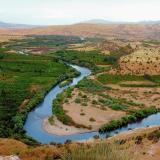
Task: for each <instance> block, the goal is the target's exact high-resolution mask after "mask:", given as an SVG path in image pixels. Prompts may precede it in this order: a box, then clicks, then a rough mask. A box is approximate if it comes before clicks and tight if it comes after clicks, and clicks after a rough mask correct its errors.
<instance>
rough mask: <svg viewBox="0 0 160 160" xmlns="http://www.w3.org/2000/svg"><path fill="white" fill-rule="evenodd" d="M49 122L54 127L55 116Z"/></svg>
mask: <svg viewBox="0 0 160 160" xmlns="http://www.w3.org/2000/svg"><path fill="white" fill-rule="evenodd" d="M48 121H49V123H50V124H51V125H54V123H55V122H54V116H53V115H52V116H51V117H49V118H48Z"/></svg>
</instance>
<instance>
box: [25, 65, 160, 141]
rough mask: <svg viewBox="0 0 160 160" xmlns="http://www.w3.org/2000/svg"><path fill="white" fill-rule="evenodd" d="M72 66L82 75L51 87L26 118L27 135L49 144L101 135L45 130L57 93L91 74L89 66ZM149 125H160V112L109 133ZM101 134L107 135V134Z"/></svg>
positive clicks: (112, 133)
mask: <svg viewBox="0 0 160 160" xmlns="http://www.w3.org/2000/svg"><path fill="white" fill-rule="evenodd" d="M70 66H72V67H73V68H75V69H76V70H77V71H79V72H80V73H81V75H80V76H78V77H76V78H74V79H73V82H72V83H71V84H70V85H68V86H65V87H62V88H60V87H59V85H57V86H55V87H54V88H53V89H51V91H50V92H49V93H48V94H47V95H46V96H45V98H44V100H43V102H42V103H40V104H39V105H38V106H37V107H36V108H35V109H34V110H33V111H31V112H30V113H29V114H28V117H27V119H26V122H25V125H24V129H25V130H26V132H27V135H29V136H31V137H33V138H34V139H35V140H37V141H39V142H41V143H43V144H47V143H50V142H56V143H64V142H65V141H66V140H68V139H69V140H72V141H76V140H87V139H90V138H92V137H93V136H95V135H99V133H98V132H96V131H95V132H87V133H80V134H73V135H67V136H58V135H53V134H49V133H47V132H46V131H44V129H43V127H42V123H43V119H44V118H46V117H48V116H51V115H52V101H53V100H54V99H55V98H56V96H57V94H58V93H61V92H63V91H64V90H65V89H66V88H68V87H71V86H75V85H76V84H77V83H78V82H79V81H80V80H82V79H83V78H84V77H87V76H89V75H90V74H91V71H90V70H89V69H88V68H84V67H80V66H77V65H70ZM148 125H149V126H153V125H160V113H157V114H154V115H151V116H149V117H147V118H145V119H143V120H142V121H140V122H136V123H133V124H129V125H127V126H125V127H122V128H120V129H116V130H114V131H112V132H109V133H107V134H109V135H114V134H116V133H119V132H123V131H127V130H128V129H134V128H142V127H146V126H148ZM99 136H100V137H106V134H103V135H99Z"/></svg>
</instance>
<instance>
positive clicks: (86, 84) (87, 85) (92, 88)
mask: <svg viewBox="0 0 160 160" xmlns="http://www.w3.org/2000/svg"><path fill="white" fill-rule="evenodd" d="M76 87H77V88H79V89H81V90H83V91H87V92H90V93H95V92H102V91H104V90H105V89H106V87H104V86H102V85H101V84H99V83H98V82H96V81H93V80H91V79H87V78H84V79H83V80H82V81H80V82H79V83H78V85H77V86H76Z"/></svg>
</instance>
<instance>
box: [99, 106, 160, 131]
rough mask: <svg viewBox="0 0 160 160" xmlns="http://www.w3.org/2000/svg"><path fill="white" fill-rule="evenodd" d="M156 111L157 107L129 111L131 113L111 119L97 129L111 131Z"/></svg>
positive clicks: (157, 110)
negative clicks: (117, 118)
mask: <svg viewBox="0 0 160 160" xmlns="http://www.w3.org/2000/svg"><path fill="white" fill-rule="evenodd" d="M157 112H159V109H156V108H153V107H151V108H146V109H140V110H134V111H130V114H131V115H126V116H124V117H122V118H121V119H119V120H112V121H110V122H109V123H107V124H104V125H102V126H101V127H100V129H99V132H100V133H105V132H107V131H112V130H114V129H117V128H120V127H123V126H125V125H127V124H129V123H133V122H136V121H137V120H141V119H143V118H145V117H147V116H149V115H151V114H155V113H157Z"/></svg>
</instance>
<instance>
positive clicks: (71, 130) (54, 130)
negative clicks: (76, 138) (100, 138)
mask: <svg viewBox="0 0 160 160" xmlns="http://www.w3.org/2000/svg"><path fill="white" fill-rule="evenodd" d="M43 128H44V130H45V131H46V132H48V133H50V134H55V135H59V136H65V135H71V134H77V133H84V132H90V131H91V130H87V129H82V128H76V127H74V126H67V125H64V124H63V123H62V122H60V121H59V120H57V118H54V125H51V124H50V123H49V121H48V118H45V119H44V120H43Z"/></svg>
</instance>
